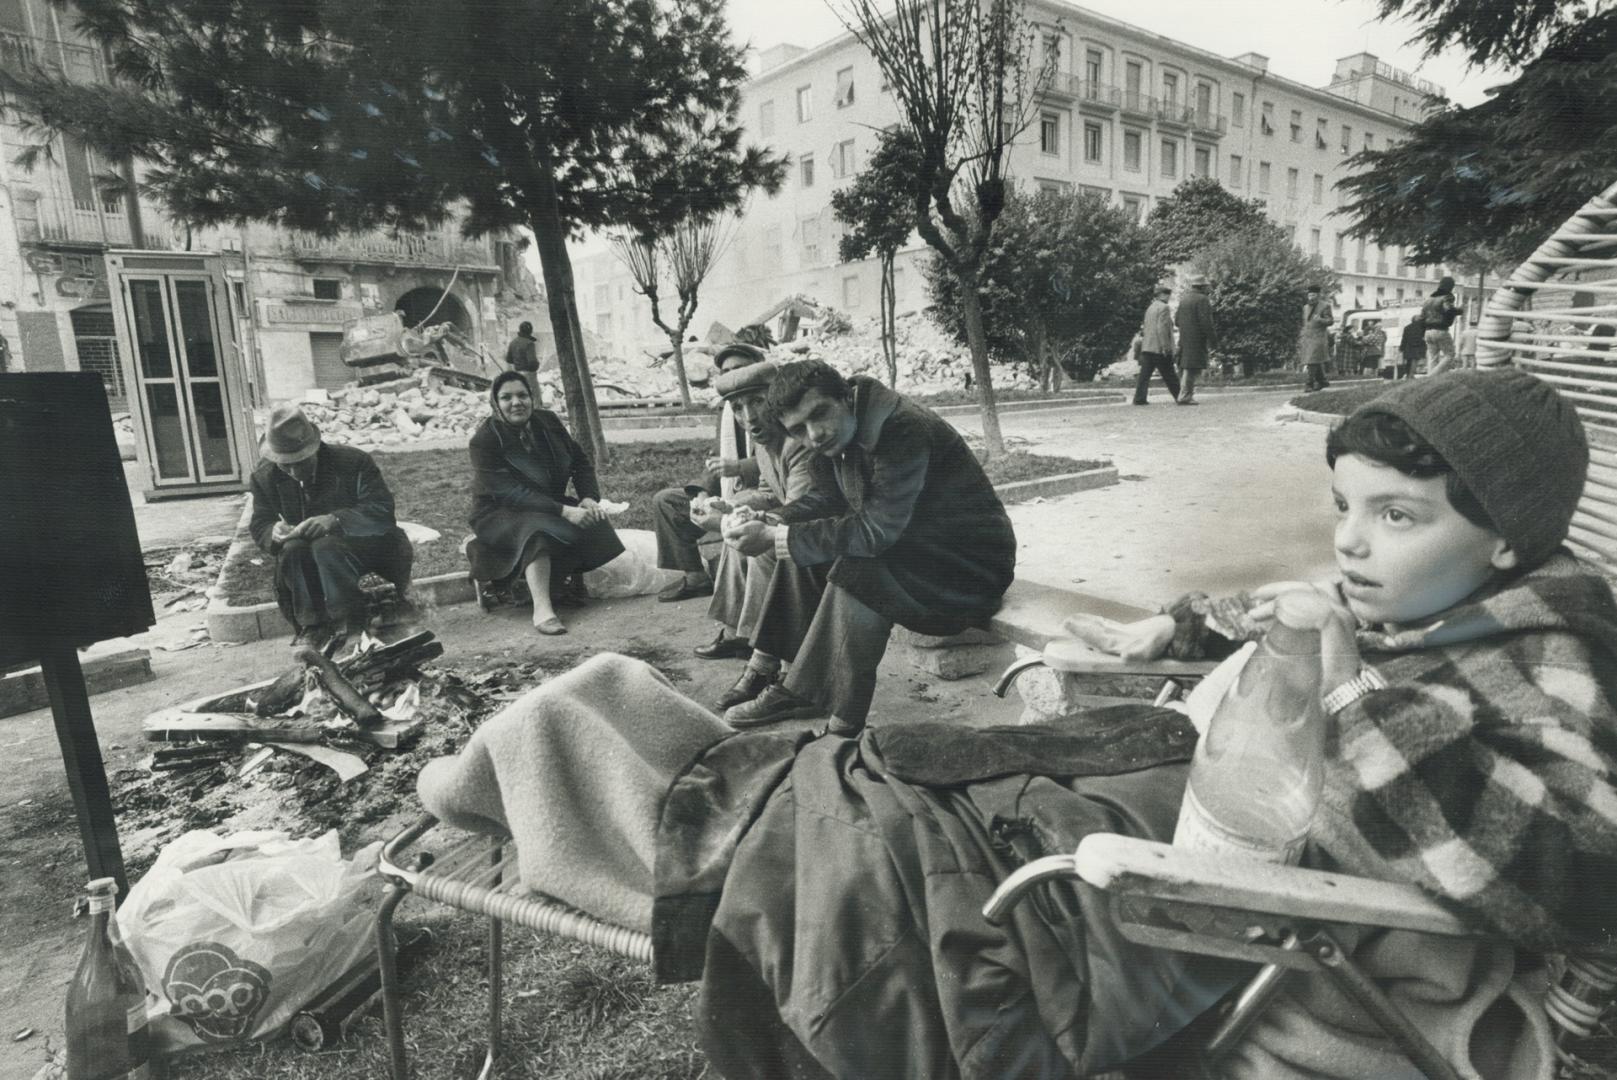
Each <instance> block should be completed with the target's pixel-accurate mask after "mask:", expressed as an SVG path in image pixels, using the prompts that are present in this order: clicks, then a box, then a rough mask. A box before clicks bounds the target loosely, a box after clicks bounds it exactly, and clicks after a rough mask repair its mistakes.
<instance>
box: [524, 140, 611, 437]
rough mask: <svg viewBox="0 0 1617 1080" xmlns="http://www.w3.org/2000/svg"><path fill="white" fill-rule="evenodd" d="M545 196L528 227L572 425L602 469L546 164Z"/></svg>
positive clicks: (562, 233)
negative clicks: (543, 284)
mask: <svg viewBox="0 0 1617 1080" xmlns="http://www.w3.org/2000/svg"><path fill="white" fill-rule="evenodd" d="M538 172H539V175H540V184H541V188H540V195H539V198H538V200H537V201H536V205H534V206H532V207H530V208H529V214H528V226H529V228H531V229H532V230H533V240H534V247H535V248H536V249H537V250H538V252H539V265H540V268H541V269H542V270H543V272H544V279H545V299H546V301H547V303H548V305H549V308H550V329H551V332H552V333H554V334H555V336H556V366H557V368H558V369H559V370H560V372H561V385H562V392H563V394H564V395H565V396H566V398H567V423H568V426H569V427H571V428H572V432H573V438H575V439H577V440H578V441H579V443H580V444H581V445H582V446H584V447H586V448H587V449H588V450H589V451H590V456H591V457H592V458H594V460H595V464H596V466H597V467H600V466H603V465H605V464H606V463H607V460H608V457H607V447H606V435H605V433H604V432H603V431H602V430H601V416H600V413H599V412H598V411H597V409H596V405H595V384H594V382H593V380H591V378H590V364H589V356H588V354H587V353H586V351H585V348H584V328H583V324H582V323H580V321H579V318H578V298H577V297H576V296H574V294H573V264H572V260H570V259H569V258H568V257H567V232H566V230H565V229H564V228H563V227H562V222H561V210H560V200H559V198H558V196H557V192H556V186H555V179H554V177H553V176H551V174H550V171H549V169H548V168H547V167H545V166H544V165H543V164H541V166H540V168H539V170H538Z"/></svg>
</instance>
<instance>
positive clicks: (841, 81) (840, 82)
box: [837, 67, 853, 109]
mask: <svg viewBox="0 0 1617 1080" xmlns="http://www.w3.org/2000/svg"><path fill="white" fill-rule="evenodd" d="M852 104H853V68H851V67H845V68H843V69H842V70H841V71H839V72H837V108H839V109H846V108H847V107H848V106H849V105H852Z"/></svg>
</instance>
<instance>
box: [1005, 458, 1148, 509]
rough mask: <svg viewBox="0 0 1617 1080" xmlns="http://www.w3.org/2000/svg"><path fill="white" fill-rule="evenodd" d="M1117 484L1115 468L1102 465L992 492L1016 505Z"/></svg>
mask: <svg viewBox="0 0 1617 1080" xmlns="http://www.w3.org/2000/svg"><path fill="white" fill-rule="evenodd" d="M1117 482H1118V480H1117V466H1115V465H1102V466H1101V467H1100V468H1098V469H1085V470H1084V471H1083V472H1075V473H1061V474H1059V475H1056V476H1040V477H1036V478H1034V479H1032V480H1017V481H1014V482H1013V483H1009V484H1000V485H998V486H996V487H995V488H994V492H995V494H997V495H998V496H999V498H1000V501H1001V502H1005V503H1016V502H1023V501H1025V500H1027V499H1036V498H1040V497H1043V498H1046V499H1049V498H1054V497H1056V496H1058V495H1071V494H1072V493H1073V492H1075V491H1088V490H1090V489H1091V488H1103V487H1111V486H1112V485H1113V484H1115V483H1117Z"/></svg>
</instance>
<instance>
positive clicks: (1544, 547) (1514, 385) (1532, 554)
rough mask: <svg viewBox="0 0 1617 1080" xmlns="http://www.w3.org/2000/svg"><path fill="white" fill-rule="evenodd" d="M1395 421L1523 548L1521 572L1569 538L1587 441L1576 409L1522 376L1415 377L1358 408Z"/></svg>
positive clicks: (1511, 372)
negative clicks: (1416, 437) (1445, 464)
mask: <svg viewBox="0 0 1617 1080" xmlns="http://www.w3.org/2000/svg"><path fill="white" fill-rule="evenodd" d="M1358 412H1359V413H1385V414H1388V415H1391V416H1396V417H1397V418H1398V419H1400V420H1402V421H1403V422H1404V423H1405V424H1407V425H1409V427H1410V428H1411V429H1412V430H1413V431H1414V432H1415V433H1416V434H1418V435H1419V436H1420V437H1421V438H1423V439H1425V440H1426V441H1427V442H1429V443H1431V444H1432V447H1433V448H1434V449H1436V450H1437V452H1438V453H1439V454H1442V455H1443V458H1444V460H1446V461H1447V462H1448V463H1449V465H1450V467H1452V468H1453V469H1454V472H1455V474H1456V475H1457V476H1459V478H1460V479H1461V480H1462V481H1463V482H1464V483H1465V486H1466V487H1467V488H1469V489H1470V490H1471V493H1472V494H1474V495H1475V496H1476V497H1477V501H1478V502H1480V503H1481V504H1482V508H1483V509H1484V510H1486V511H1487V512H1488V517H1489V518H1491V519H1492V520H1493V523H1494V525H1495V527H1497V528H1498V530H1499V534H1500V535H1501V536H1503V537H1504V538H1505V539H1506V540H1508V541H1509V542H1510V546H1511V547H1512V548H1513V549H1515V551H1516V556H1517V559H1518V560H1519V564H1520V566H1521V567H1522V568H1524V569H1526V568H1531V567H1533V566H1536V565H1538V564H1539V563H1541V562H1543V561H1544V560H1545V559H1546V558H1548V557H1549V556H1550V555H1551V554H1552V553H1553V552H1554V551H1555V549H1556V548H1558V547H1560V545H1561V542H1562V541H1563V540H1565V539H1566V533H1567V526H1568V525H1569V524H1570V523H1571V521H1572V512H1573V510H1574V509H1576V508H1577V505H1578V498H1579V496H1581V495H1582V494H1583V481H1584V476H1585V474H1586V473H1587V472H1588V469H1589V443H1588V440H1587V439H1586V438H1585V436H1584V433H1583V422H1582V421H1580V420H1579V419H1578V414H1577V413H1576V412H1575V411H1573V408H1572V403H1571V402H1570V401H1568V400H1566V399H1565V398H1563V397H1562V396H1561V395H1560V394H1558V393H1556V391H1555V388H1554V387H1553V386H1551V385H1550V384H1549V383H1546V382H1543V381H1542V380H1539V379H1536V378H1534V377H1533V376H1531V375H1529V374H1527V373H1526V372H1525V371H1519V370H1517V369H1516V368H1500V369H1492V370H1489V369H1479V370H1473V371H1452V372H1446V373H1444V374H1442V375H1436V376H1433V377H1431V378H1427V379H1410V380H1408V381H1406V382H1404V383H1401V384H1400V385H1399V386H1398V387H1396V388H1395V389H1393V390H1389V391H1388V392H1387V393H1385V394H1382V395H1381V396H1380V397H1378V398H1375V399H1374V400H1372V401H1369V402H1366V403H1365V404H1364V405H1362V406H1360V407H1359V410H1358Z"/></svg>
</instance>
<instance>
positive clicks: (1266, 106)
mask: <svg viewBox="0 0 1617 1080" xmlns="http://www.w3.org/2000/svg"><path fill="white" fill-rule="evenodd" d="M1258 130H1260V131H1262V132H1263V133H1264V134H1265V135H1273V134H1274V133H1275V103H1274V102H1272V101H1265V102H1264V103H1263V115H1262V116H1261V117H1259V118H1258Z"/></svg>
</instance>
